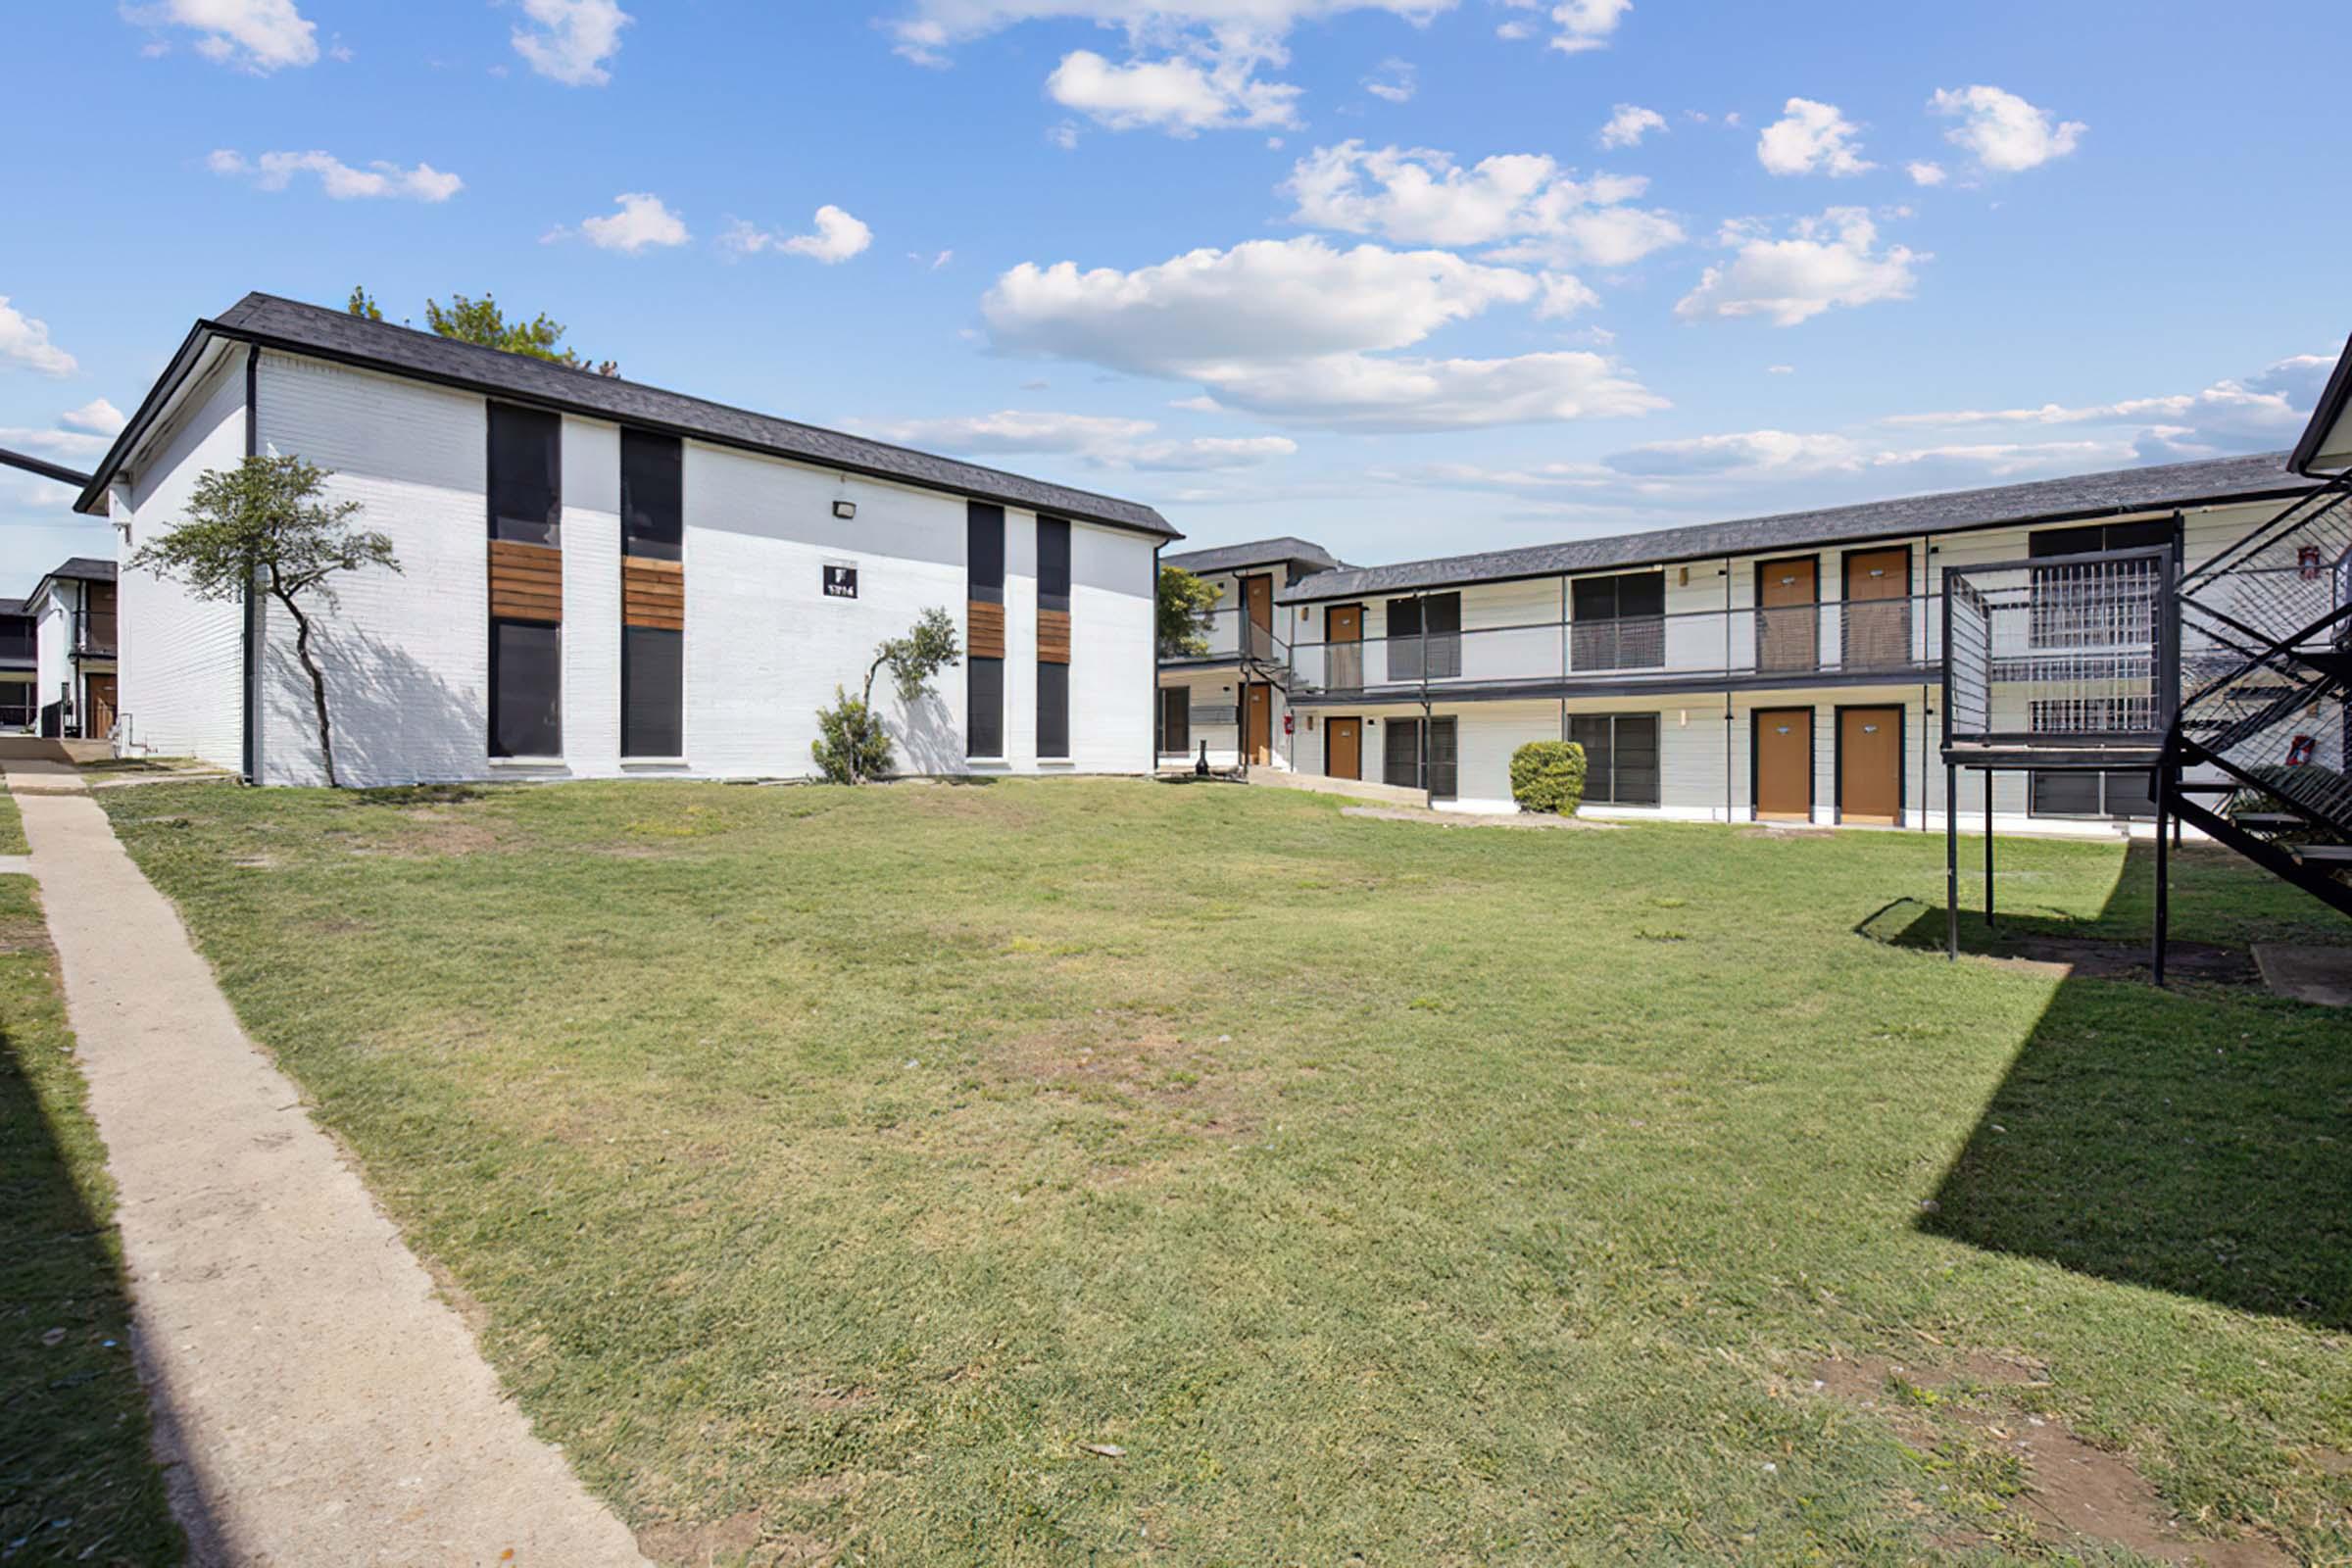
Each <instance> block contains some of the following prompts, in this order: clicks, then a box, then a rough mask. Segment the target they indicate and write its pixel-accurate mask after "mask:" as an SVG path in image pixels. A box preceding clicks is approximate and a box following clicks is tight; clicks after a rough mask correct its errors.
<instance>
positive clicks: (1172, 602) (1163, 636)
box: [1159, 566, 1225, 659]
mask: <svg viewBox="0 0 2352 1568" xmlns="http://www.w3.org/2000/svg"><path fill="white" fill-rule="evenodd" d="M1224 597H1225V590H1224V589H1222V588H1220V587H1218V586H1217V585H1216V584H1215V583H1213V582H1210V581H1209V580H1208V579H1207V578H1205V577H1201V576H1196V575H1195V574H1194V573H1192V572H1189V571H1187V570H1185V569H1184V568H1183V567H1182V566H1162V567H1160V568H1159V652H1160V657H1162V658H1163V659H1173V658H1177V657H1180V656H1191V657H1193V658H1199V657H1200V656H1201V655H1202V654H1205V653H1207V652H1208V613H1209V612H1210V611H1211V610H1213V609H1215V608H1216V604H1217V601H1218V600H1220V599H1222V598H1224Z"/></svg>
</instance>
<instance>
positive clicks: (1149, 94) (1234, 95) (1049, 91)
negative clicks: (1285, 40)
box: [1046, 48, 1299, 136]
mask: <svg viewBox="0 0 2352 1568" xmlns="http://www.w3.org/2000/svg"><path fill="white" fill-rule="evenodd" d="M1279 63H1280V55H1279V51H1260V50H1254V49H1240V48H1229V49H1224V50H1220V51H1215V52H1213V53H1211V54H1209V55H1207V56H1206V57H1204V58H1200V59H1195V58H1190V57H1185V56H1175V55H1172V56H1169V57H1168V58H1165V59H1161V60H1137V61H1131V62H1129V63H1127V64H1125V65H1114V64H1113V63H1112V62H1110V61H1108V60H1105V59H1104V58H1103V56H1101V55H1099V54H1096V53H1095V52H1094V51H1093V50H1091V49H1078V50H1073V51H1072V52H1070V53H1069V54H1066V55H1064V56H1062V58H1061V64H1060V65H1058V66H1056V67H1054V73H1053V74H1052V75H1051V76H1048V77H1047V78H1046V95H1047V96H1048V97H1049V98H1052V99H1053V100H1054V102H1055V103H1057V104H1059V105H1061V107H1062V108H1064V109H1070V110H1075V111H1076V112H1077V113H1079V114H1082V115H1085V116H1087V117H1088V118H1090V119H1092V120H1094V121H1095V122H1096V123H1099V124H1102V125H1106V126H1108V127H1109V128H1110V129H1112V130H1141V129H1153V130H1164V131H1166V132H1168V133H1169V134H1170V135H1174V136H1195V135H1198V134H1200V133H1201V131H1203V130H1220V129H1251V128H1260V129H1262V128H1265V127H1267V126H1285V125H1295V124H1297V123H1299V121H1298V110H1297V107H1296V106H1297V102H1298V98H1299V89H1298V88H1297V87H1294V86H1291V85H1289V84H1287V83H1284V82H1275V81H1261V80H1259V79H1257V76H1256V71H1257V68H1258V67H1259V66H1260V65H1261V64H1279Z"/></svg>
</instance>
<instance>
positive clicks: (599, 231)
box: [541, 191, 693, 256]
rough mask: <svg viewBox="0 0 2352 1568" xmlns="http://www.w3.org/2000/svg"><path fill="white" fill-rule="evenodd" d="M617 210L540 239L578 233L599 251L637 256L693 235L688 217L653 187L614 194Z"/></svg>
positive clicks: (679, 242) (569, 236)
mask: <svg viewBox="0 0 2352 1568" xmlns="http://www.w3.org/2000/svg"><path fill="white" fill-rule="evenodd" d="M613 204H614V206H615V208H616V211H613V212H611V213H606V214H604V215H602V216H600V217H596V218H584V219H582V220H580V226H579V228H578V229H577V230H576V231H575V230H572V229H568V228H558V229H552V230H550V231H549V232H548V233H547V234H546V235H544V236H543V237H542V240H541V243H543V244H546V243H552V242H553V241H556V240H562V239H570V238H572V237H573V236H574V233H575V232H576V234H577V236H578V237H579V238H581V239H584V240H586V241H587V242H588V243H589V244H591V245H593V246H595V247H596V248H597V249H598V250H600V251H619V252H620V253H621V254H623V255H625V256H635V255H637V254H638V253H639V252H641V251H645V250H649V249H662V248H667V247H669V246H673V245H683V244H685V243H686V242H687V241H688V240H689V239H691V238H693V236H692V235H691V234H689V233H687V232H686V221H685V220H684V219H682V218H680V217H679V216H678V215H677V214H676V213H673V212H671V211H670V210H669V207H668V205H667V204H666V203H664V202H663V201H662V198H661V197H659V196H656V195H654V194H653V193H652V192H650V191H624V192H622V193H621V194H620V195H618V196H615V197H613Z"/></svg>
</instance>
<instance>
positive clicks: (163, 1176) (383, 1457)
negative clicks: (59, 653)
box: [0, 758, 645, 1568]
mask: <svg viewBox="0 0 2352 1568" xmlns="http://www.w3.org/2000/svg"><path fill="white" fill-rule="evenodd" d="M0 766H5V769H6V771H7V774H8V782H9V787H10V789H11V791H12V793H14V794H15V795H16V796H17V804H18V807H19V809H21V810H22V811H23V813H24V817H25V836H26V838H27V839H28V840H29V841H30V843H31V846H32V869H33V873H34V875H35V876H36V877H37V878H38V879H39V881H40V888H41V903H42V906H43V907H44V908H45V910H46V911H47V915H48V920H49V931H50V935H51V937H52V939H53V940H54V941H55V943H56V945H57V952H58V957H59V960H60V962H61V964H62V966H63V969H64V973H65V982H66V1002H67V1009H68V1012H69V1014H70V1016H71V1018H72V1021H73V1030H74V1033H75V1035H76V1036H77V1037H78V1042H79V1059H80V1063H81V1067H82V1071H83V1073H84V1075H85V1076H86V1077H87V1078H88V1079H89V1085H90V1109H91V1112H92V1113H93V1115H94V1116H95V1117H96V1119H97V1123H98V1129H99V1132H100V1133H101V1134H102V1135H103V1136H104V1138H105V1140H106V1147H107V1166H108V1168H109V1170H111V1171H112V1172H113V1174H114V1178H115V1181H116V1184H117V1185H118V1186H119V1187H120V1189H121V1194H122V1201H121V1204H120V1221H121V1225H122V1231H123V1253H124V1256H125V1259H126V1261H127V1263H128V1268H129V1275H130V1290H131V1299H132V1305H133V1310H134V1315H135V1320H136V1325H137V1333H138V1340H139V1350H140V1359H141V1363H142V1367H143V1369H144V1371H145V1373H146V1376H147V1379H148V1389H149V1395H150V1398H151V1400H152V1402H153V1404H154V1406H155V1410H156V1416H157V1430H158V1434H159V1436H158V1446H159V1447H161V1448H163V1449H164V1450H165V1451H164V1455H163V1457H164V1459H165V1462H166V1463H167V1464H169V1465H170V1466H171V1467H172V1468H171V1469H170V1471H169V1472H168V1474H169V1478H170V1481H171V1487H172V1505H173V1508H174V1510H175V1511H176V1512H177V1513H178V1514H179V1517H180V1519H181V1521H182V1523H183V1524H185V1525H186V1526H187V1529H188V1534H189V1537H190V1539H191V1542H192V1543H193V1545H194V1550H193V1553H192V1557H191V1560H192V1561H194V1562H196V1563H200V1564H214V1563H239V1564H248V1563H249V1564H272V1565H285V1568H293V1565H297V1564H299V1565H302V1568H310V1565H313V1564H323V1563H337V1564H363V1563H365V1564H380V1565H384V1568H392V1565H395V1564H397V1565H400V1568H417V1565H435V1568H438V1565H443V1564H449V1565H458V1564H464V1565H467V1568H473V1565H481V1568H494V1565H498V1564H501V1563H509V1564H513V1565H514V1568H540V1565H545V1568H574V1565H582V1568H589V1565H599V1564H608V1563H611V1564H642V1563H643V1562H644V1560H645V1559H644V1558H643V1557H642V1556H640V1555H639V1553H638V1551H637V1548H636V1544H635V1543H634V1542H633V1541H632V1540H631V1539H630V1536H629V1533H628V1531H627V1530H626V1529H624V1528H623V1527H622V1525H621V1524H620V1522H619V1521H618V1520H617V1519H616V1518H614V1517H613V1514H612V1513H611V1512H610V1511H609V1510H608V1509H606V1508H605V1507H604V1506H603V1505H602V1504H601V1503H599V1502H597V1501H596V1500H595V1499H594V1498H592V1497H590V1496H589V1495H588V1494H587V1493H586V1491H585V1490H583V1489H582V1488H581V1486H580V1484H579V1482H578V1481H577V1480H576V1479H574V1478H573V1476H572V1474H571V1472H570V1471H569V1469H567V1468H566V1466H565V1464H564V1457H563V1455H562V1454H561V1453H559V1452H558V1451H557V1450H556V1449H555V1448H554V1447H552V1446H549V1445H547V1444H545V1443H543V1442H541V1441H540V1440H539V1439H537V1438H536V1437H534V1436H533V1435H532V1433H531V1431H530V1427H529V1424H528V1423H527V1422H526V1421H525V1420H524V1419H523V1417H522V1414H521V1412H520V1411H519V1410H518V1409H516V1408H515V1405H514V1404H512V1403H511V1402H509V1401H508V1399H507V1398H506V1397H504V1396H503V1395H502V1394H501V1393H500V1391H499V1387H498V1382H497V1379H496V1377H495V1376H494V1375H493V1374H492V1373H491V1371H490V1368H489V1366H488V1365H487V1364H486V1363H485V1362H484V1361H483V1360H482V1357H481V1354H480V1351H479V1350H478V1349H477V1348H475V1346H474V1344H473V1341H472V1338H471V1337H470V1336H469V1335H468V1334H467V1333H466V1326H465V1324H464V1323H463V1322H462V1321H461V1320H460V1319H459V1317H458V1314H457V1312H456V1311H455V1310H453V1309H452V1308H451V1307H450V1306H449V1305H448V1304H447V1303H446V1302H444V1301H443V1300H442V1299H440V1297H438V1296H437V1295H436V1294H435V1293H434V1291H433V1287H432V1283H431V1281H430V1280H429V1279H428V1278H427V1277H426V1275H425V1272H424V1269H423V1268H422V1266H420V1265H419V1264H418V1263H417V1258H416V1256H415V1254H413V1253H412V1252H410V1250H408V1247H407V1246H406V1244H405V1243H403V1242H402V1240H401V1238H400V1234H399V1232H398V1231H397V1230H396V1229H395V1228H394V1227H393V1225H392V1223H391V1222H390V1221H389V1220H388V1219H386V1218H385V1217H384V1215H383V1214H382V1213H381V1212H379V1211H378V1210H377V1208H376V1206H375V1203H374V1201H373V1200H372V1199H371V1198H370V1197H369V1196H368V1190H367V1188H366V1187H365V1186H364V1185H363V1184H362V1183H361V1181H360V1178H359V1175H358V1173H357V1172H356V1171H354V1170H353V1169H352V1168H351V1166H350V1165H348V1164H347V1163H346V1162H345V1161H344V1159H343V1157H342V1156H341V1154H340V1152H338V1151H337V1149H336V1148H335V1146H334V1144H333V1143H332V1142H331V1141H330V1140H328V1138H327V1137H326V1135H325V1134H324V1133H322V1132H320V1131H319V1128H318V1127H317V1126H316V1125H315V1124H314V1123H313V1122H312V1120H311V1119H310V1117H309V1115H308V1114H306V1113H305V1111H304V1109H303V1106H302V1103H301V1097H300V1095H299V1094H298V1093H297V1092H296V1090H295V1089H294V1087H293V1085H292V1084H290V1083H289V1082H287V1080H286V1079H285V1078H284V1077H283V1076H281V1075H280V1074H279V1072H278V1071H277V1069H276V1068H275V1067H274V1066H273V1065H271V1063H270V1060H269V1059H268V1058H267V1057H266V1056H264V1055H263V1054H262V1053H261V1052H260V1051H259V1050H257V1049H256V1048H255V1047H254V1045H253V1043H252V1042H251V1041H249V1040H248V1039H247V1038H246V1037H245V1034H244V1031H243V1030H242V1029H241V1028H240V1027H239V1026H238V1023H237V1020H236V1017H235V1015H234V1014H233V1013H232V1012H231V1011H230V1009H229V1005H228V1002H227V999H225V998H224V997H222V996H221V990H220V988H219V986H217V985H216V984H215V983H214V980H213V975H212V970H211V968H210V967H209V966H208V965H207V964H206V963H205V962H204V960H203V959H202V958H200V957H199V956H197V954H196V952H195V951H194V949H193V948H192V947H191V946H190V945H189V942H188V938H187V933H186V932H185V930H184V929H183V928H182V927H181V925H180V922H179V918H178V915H177V914H176V913H175V912H174V911H173V909H172V907H171V905H170V904H169V903H168V902H167V901H166V900H165V899H164V897H163V895H161V894H160V893H158V892H157V891H156V890H155V889H154V887H153V886H151V885H150V884H149V883H148V881H147V879H146V878H145V877H144V876H142V875H141V874H140V873H139V870H138V868H137V867H136V866H135V865H133V864H132V863H131V861H130V858H129V857H127V856H126V855H124V854H123V849H122V847H121V846H120V845H119V844H118V843H116V841H115V836H114V830H113V829H112V827H110V826H109V825H108V823H107V819H106V815H105V813H104V812H103V811H101V810H100V809H99V808H98V806H97V804H96V803H95V802H94V801H92V800H91V799H90V798H89V796H88V795H87V793H86V792H85V791H84V790H83V789H82V787H81V781H80V779H79V778H78V777H77V776H75V775H74V772H73V768H72V767H71V766H69V765H67V764H65V763H62V762H55V761H45V760H35V759H17V758H8V759H5V760H0ZM510 1552H511V1555H509V1553H510Z"/></svg>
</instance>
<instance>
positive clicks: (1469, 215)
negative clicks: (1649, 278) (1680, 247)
mask: <svg viewBox="0 0 2352 1568" xmlns="http://www.w3.org/2000/svg"><path fill="white" fill-rule="evenodd" d="M1647 188H1648V181H1647V180H1644V179H1642V178H1639V177H1636V176H1629V175H1616V174H1596V175H1594V176H1593V177H1592V178H1591V179H1586V180H1580V179H1578V178H1577V177H1575V172H1574V171H1572V170H1568V169H1563V168H1562V167H1560V165H1558V164H1557V163H1555V162H1553V161H1552V160H1551V159H1550V158H1548V157H1545V156H1544V155H1542V154H1538V153H1509V154H1503V155H1500V156H1497V157H1494V158H1488V159H1485V160H1482V161H1481V162H1480V163H1478V164H1477V165H1475V166H1474V167H1472V168H1469V169H1464V168H1462V167H1460V166H1459V165H1457V164H1455V163H1454V162H1453V160H1452V158H1451V157H1450V156H1449V155H1447V154H1446V153H1442V152H1436V151H1433V150H1431V149H1429V148H1403V147H1381V148H1367V147H1366V146H1365V145H1364V144H1363V143H1362V142H1360V141H1347V142H1342V143H1341V144H1339V145H1338V146H1336V147H1318V148H1316V149H1315V150H1314V151H1313V152H1312V153H1310V154H1308V155H1307V156H1306V157H1304V158H1301V159H1299V162H1298V163H1297V164H1296V165H1294V166H1293V168H1292V170H1291V177H1290V178H1289V179H1288V180H1287V181H1285V182H1284V184H1283V186H1282V190H1283V193H1284V194H1286V195H1288V196H1289V197H1290V198H1291V199H1292V201H1293V202H1294V204H1295V206H1294V210H1293V211H1292V213H1291V220H1292V221H1294V222H1297V223H1302V224H1305V225H1307V226H1308V227H1311V228H1325V229H1338V230H1341V231H1342V232H1345V233H1350V234H1378V235H1381V236H1382V237H1383V238H1386V239H1391V240H1395V241H1397V242H1399V243H1402V244H1408V245H1445V246H1452V247H1464V246H1473V247H1474V246H1482V245H1497V244H1505V243H1507V244H1509V245H1510V246H1511V249H1510V250H1509V251H1507V252H1502V253H1498V257H1497V259H1499V260H1509V261H1529V262H1539V263H1542V262H1549V263H1552V264H1553V265H1558V266H1576V265H1580V264H1586V265H1592V266H1595V267H1612V268H1613V267H1628V266H1631V265H1633V264H1634V263H1635V262H1638V261H1640V260H1641V259H1642V257H1644V256H1647V255H1649V254H1650V253H1652V252H1653V251H1658V250H1662V249H1664V248H1666V247H1667V246H1670V245H1676V244H1680V243H1681V242H1682V239H1683V230H1682V225H1681V224H1679V223H1677V222H1676V221H1674V219H1673V218H1671V217H1669V216H1668V215H1667V214H1665V213H1662V212H1655V211H1648V210H1644V209H1642V208H1637V207H1632V206H1628V205H1623V204H1626V203H1629V202H1631V201H1632V200H1633V199H1634V198H1635V197H1638V196H1640V195H1641V194H1642V192H1643V191H1644V190H1646V189H1647Z"/></svg>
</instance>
